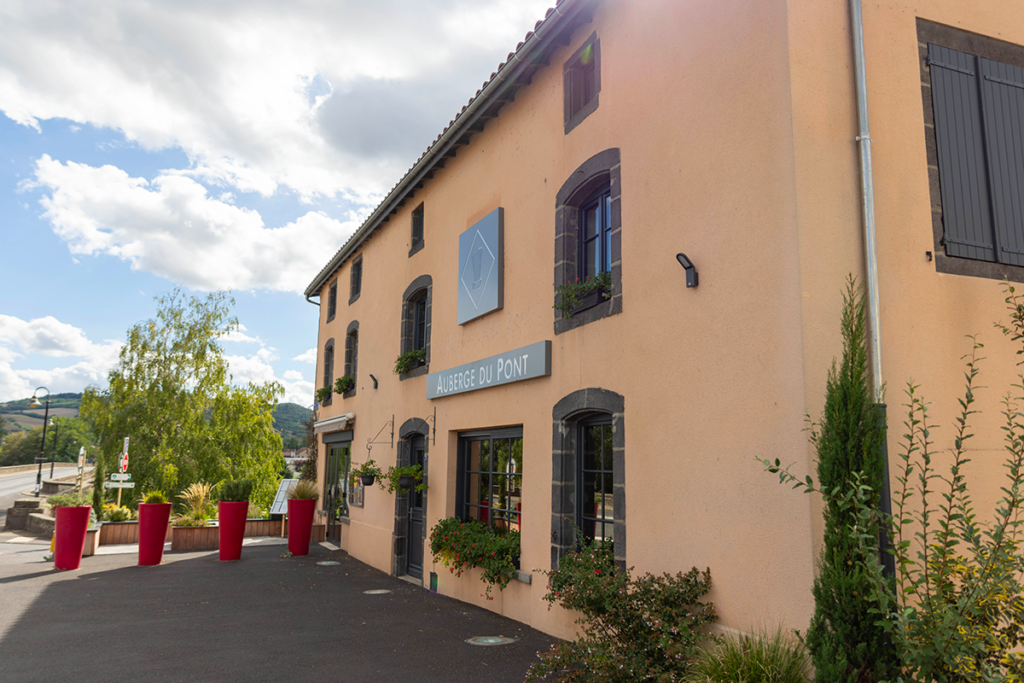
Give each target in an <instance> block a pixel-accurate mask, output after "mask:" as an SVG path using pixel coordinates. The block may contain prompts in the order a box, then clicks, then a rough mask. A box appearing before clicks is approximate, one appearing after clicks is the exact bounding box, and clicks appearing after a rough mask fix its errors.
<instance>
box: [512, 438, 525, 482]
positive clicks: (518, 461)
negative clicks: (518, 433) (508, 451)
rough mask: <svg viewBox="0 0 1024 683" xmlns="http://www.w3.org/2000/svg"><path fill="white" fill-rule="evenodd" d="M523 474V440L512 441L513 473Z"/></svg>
mask: <svg viewBox="0 0 1024 683" xmlns="http://www.w3.org/2000/svg"><path fill="white" fill-rule="evenodd" d="M517 472H518V473H520V474H522V472H523V439H522V437H519V438H516V439H512V473H513V474H515V473H517Z"/></svg>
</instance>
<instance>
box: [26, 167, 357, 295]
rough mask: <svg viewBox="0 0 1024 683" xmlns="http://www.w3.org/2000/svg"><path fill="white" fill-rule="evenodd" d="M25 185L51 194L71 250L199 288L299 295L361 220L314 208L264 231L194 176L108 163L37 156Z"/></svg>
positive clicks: (48, 214) (52, 213)
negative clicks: (133, 173)
mask: <svg viewBox="0 0 1024 683" xmlns="http://www.w3.org/2000/svg"><path fill="white" fill-rule="evenodd" d="M25 186H26V187H40V186H41V187H45V188H47V189H48V190H49V191H50V194H49V195H48V196H45V197H43V198H42V199H41V200H40V202H41V204H42V205H43V207H44V208H45V210H46V211H45V213H44V214H43V215H44V217H45V218H47V219H48V220H49V221H50V222H51V223H52V225H53V227H54V231H55V232H56V233H57V234H58V235H59V236H60V237H61V238H63V239H64V240H65V241H66V242H67V243H68V246H69V248H70V249H71V252H72V253H74V254H86V255H97V254H107V255H111V256H116V257H118V258H120V259H123V260H125V261H128V262H129V263H131V267H132V269H133V270H141V271H146V272H149V273H153V274H155V275H159V276H162V277H165V278H167V279H169V280H172V281H174V282H178V283H182V284H184V285H186V286H188V287H191V288H192V289H196V290H206V291H209V290H216V289H250V288H265V289H271V290H278V291H290V292H301V291H302V290H303V289H304V288H305V286H306V285H307V284H309V281H310V279H311V277H312V274H315V273H316V272H317V271H318V270H319V269H320V268H321V267H322V266H323V261H324V260H325V258H326V257H325V254H333V253H334V251H335V250H337V248H338V246H340V245H341V244H342V243H343V242H344V241H345V240H346V239H347V238H348V237H349V236H350V235H351V234H352V232H353V231H354V230H355V228H356V227H357V226H358V220H359V219H358V217H357V216H354V215H353V216H351V217H350V220H348V221H346V222H344V223H343V222H341V221H338V220H335V219H333V218H329V217H327V216H326V215H324V214H322V213H319V212H314V211H310V212H309V213H307V214H305V215H304V216H301V217H300V218H298V219H296V220H295V221H293V222H291V223H288V224H287V225H285V226H282V227H277V228H267V227H265V226H264V224H263V219H262V218H261V217H260V215H259V213H257V212H256V211H253V210H250V209H245V208H240V207H237V206H234V205H232V204H228V203H225V202H222V201H220V200H217V199H214V198H212V197H210V196H209V195H208V194H207V191H206V188H205V187H203V186H202V185H200V184H199V183H198V182H196V181H195V180H193V179H191V178H186V177H184V176H178V175H161V176H158V177H157V178H156V179H155V180H153V181H152V182H147V181H146V180H145V179H143V178H132V177H130V176H129V175H128V174H127V173H125V172H124V171H122V170H121V169H119V168H115V167H113V166H102V167H100V168H95V167H92V166H87V165H84V164H78V163H75V162H68V163H67V164H62V163H60V162H59V161H56V160H53V159H51V158H50V157H49V156H48V155H43V156H42V157H41V158H40V159H39V160H38V161H37V162H36V173H35V180H34V181H33V182H32V183H31V184H29V185H25Z"/></svg>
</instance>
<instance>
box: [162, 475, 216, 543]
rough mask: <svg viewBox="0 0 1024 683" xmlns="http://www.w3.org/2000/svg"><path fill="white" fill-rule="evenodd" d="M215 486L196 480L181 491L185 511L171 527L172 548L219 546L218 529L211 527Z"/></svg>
mask: <svg viewBox="0 0 1024 683" xmlns="http://www.w3.org/2000/svg"><path fill="white" fill-rule="evenodd" d="M212 491H213V486H211V485H210V484H207V483H206V482H196V483H195V484H192V485H191V486H189V487H188V488H187V489H185V490H184V491H182V492H181V495H180V498H181V499H182V500H183V501H184V503H185V512H184V513H183V514H181V515H180V516H179V517H178V518H177V519H176V520H174V526H173V528H172V529H171V550H209V549H211V548H216V547H217V530H216V529H214V528H212V527H210V524H209V520H210V518H211V517H212V516H213V504H212V503H211V502H210V495H211V493H212Z"/></svg>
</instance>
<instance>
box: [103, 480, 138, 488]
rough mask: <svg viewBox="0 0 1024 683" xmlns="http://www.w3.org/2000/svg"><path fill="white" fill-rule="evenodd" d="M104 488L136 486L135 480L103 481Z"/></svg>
mask: <svg viewBox="0 0 1024 683" xmlns="http://www.w3.org/2000/svg"><path fill="white" fill-rule="evenodd" d="M103 488H105V489H133V488H135V482H134V481H105V482H103Z"/></svg>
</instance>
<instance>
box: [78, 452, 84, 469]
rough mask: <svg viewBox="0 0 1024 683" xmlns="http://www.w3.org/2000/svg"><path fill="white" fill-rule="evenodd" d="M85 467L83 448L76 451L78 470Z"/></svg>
mask: <svg viewBox="0 0 1024 683" xmlns="http://www.w3.org/2000/svg"><path fill="white" fill-rule="evenodd" d="M84 467H85V446H82V447H81V448H80V449H78V470H79V471H81V470H82V468H84Z"/></svg>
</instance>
